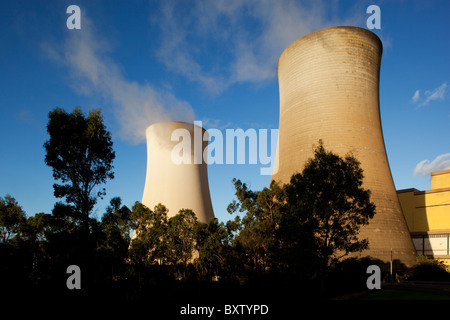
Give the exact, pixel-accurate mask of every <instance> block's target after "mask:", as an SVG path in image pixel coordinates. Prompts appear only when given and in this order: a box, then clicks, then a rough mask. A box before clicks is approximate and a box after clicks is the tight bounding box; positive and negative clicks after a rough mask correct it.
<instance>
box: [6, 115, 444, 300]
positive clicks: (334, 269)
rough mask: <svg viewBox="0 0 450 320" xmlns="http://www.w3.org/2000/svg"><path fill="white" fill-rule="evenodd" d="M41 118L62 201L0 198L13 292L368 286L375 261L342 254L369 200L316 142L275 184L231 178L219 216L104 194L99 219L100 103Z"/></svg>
mask: <svg viewBox="0 0 450 320" xmlns="http://www.w3.org/2000/svg"><path fill="white" fill-rule="evenodd" d="M47 128H48V132H49V135H50V139H49V141H47V142H46V143H45V145H44V146H45V148H46V151H47V154H46V158H45V162H46V163H47V164H48V165H49V166H51V167H52V168H53V176H54V178H55V179H56V180H59V181H60V182H62V184H55V185H54V191H55V196H57V197H60V198H64V199H65V202H58V203H56V204H55V206H54V208H53V210H52V212H51V213H37V214H35V215H34V216H30V217H27V216H26V214H25V212H23V210H22V208H21V207H20V205H19V204H18V203H17V201H16V200H15V199H14V198H13V197H11V196H9V195H6V196H5V197H3V198H1V197H0V232H1V233H0V236H1V238H0V261H1V265H0V268H1V270H0V282H1V283H2V290H3V293H7V294H8V295H10V296H12V297H18V296H20V297H22V298H30V299H38V298H43V299H47V300H46V301H56V299H62V300H67V299H87V300H89V301H101V300H107V301H115V300H120V301H144V300H145V301H148V302H152V303H155V304H168V303H169V304H170V303H173V304H177V303H195V302H196V301H201V302H202V303H219V302H221V301H227V302H228V303H233V302H234V303H243V302H242V299H245V303H252V302H253V303H258V304H261V303H270V302H271V301H283V302H284V303H298V301H300V299H306V300H310V299H327V298H332V297H335V296H339V295H343V294H348V293H352V292H359V291H362V290H365V289H366V279H367V276H368V275H367V273H366V270H367V266H369V265H371V264H377V265H381V263H380V262H379V261H374V260H373V259H370V258H363V259H357V258H354V257H353V258H347V259H346V257H348V255H349V254H352V253H357V252H359V251H361V250H363V249H365V248H367V247H368V246H369V245H370V244H369V243H368V242H367V240H366V239H358V237H357V235H358V230H359V228H360V227H361V226H363V225H365V224H367V223H369V221H370V219H371V218H372V217H373V216H374V214H375V206H374V204H373V203H372V202H370V191H368V190H364V189H363V188H362V180H363V172H362V170H361V168H360V167H359V163H358V161H357V160H356V159H355V158H354V157H352V156H347V157H345V158H341V157H339V156H337V155H335V154H333V153H331V152H328V151H326V150H325V148H324V146H323V144H322V143H321V142H320V143H319V145H318V147H317V148H316V150H315V154H314V158H312V159H311V160H310V161H309V162H308V163H307V164H306V166H305V168H304V169H303V171H302V172H301V173H298V174H295V175H293V176H292V179H291V182H290V183H288V184H285V185H284V186H280V185H278V184H276V183H272V184H271V185H270V187H269V188H264V189H263V190H261V191H252V190H249V189H248V188H247V185H246V184H245V183H242V182H241V181H240V180H236V179H234V180H233V184H234V187H235V190H236V193H235V195H236V198H235V199H234V200H233V201H232V203H231V204H230V205H229V207H228V211H229V213H230V214H231V215H232V219H230V220H229V221H227V222H219V221H218V220H217V219H212V220H211V221H210V222H209V224H205V223H200V222H199V221H197V219H196V216H195V213H194V212H192V210H190V209H182V210H180V211H179V212H178V214H177V215H175V216H171V217H169V216H168V210H167V209H166V207H164V205H162V204H160V205H158V206H156V207H155V208H147V207H145V206H144V205H143V204H141V203H139V202H136V203H135V204H134V206H133V207H132V208H128V207H127V206H124V205H123V204H122V201H121V199H120V197H114V198H112V199H111V201H110V205H109V206H108V208H107V209H106V212H105V213H104V214H103V216H102V218H101V220H100V221H99V220H97V219H94V218H92V217H91V215H90V214H91V211H92V208H93V206H94V205H95V203H96V201H97V198H98V197H101V196H104V195H105V190H104V189H100V191H97V190H98V187H99V186H100V185H102V184H104V183H105V182H106V180H107V179H112V178H113V177H114V173H113V171H112V170H113V166H112V161H113V159H114V151H113V149H112V142H111V138H110V134H109V132H107V131H106V129H105V127H104V125H103V121H102V118H101V114H100V112H99V111H93V112H91V113H90V114H89V115H88V116H85V115H83V114H82V113H81V112H80V110H79V109H75V110H74V111H73V112H72V113H66V112H65V111H63V110H61V109H55V110H54V111H52V112H51V113H50V114H49V124H48V127H47ZM133 232H134V235H133ZM132 235H133V236H132ZM70 265H77V266H79V267H80V269H81V290H76V289H74V290H69V289H68V288H67V286H66V280H67V279H68V277H69V274H67V272H66V270H67V267H68V266H70ZM383 270H386V269H383ZM383 272H384V274H383V277H385V276H386V272H385V271H383ZM427 276H430V277H432V280H436V279H442V278H443V277H447V278H448V273H447V272H446V271H445V270H444V269H443V268H442V266H441V265H439V264H437V265H436V264H433V263H429V262H427V261H426V263H422V265H419V266H417V267H416V268H414V269H412V270H411V274H410V277H411V278H412V279H426V278H427ZM447 278H446V279H447ZM239 299H241V300H239Z"/></svg>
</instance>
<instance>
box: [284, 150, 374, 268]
mask: <svg viewBox="0 0 450 320" xmlns="http://www.w3.org/2000/svg"><path fill="white" fill-rule="evenodd" d="M359 165H360V164H359V162H358V161H357V160H356V159H355V158H354V157H353V156H346V157H345V158H341V157H339V156H338V155H336V154H333V153H332V152H328V151H326V150H325V148H324V147H323V144H322V142H321V141H320V144H319V146H318V147H317V148H316V150H315V151H314V158H313V159H310V160H309V161H308V162H307V163H306V165H305V168H304V169H303V172H302V173H301V174H300V173H299V174H295V175H293V176H292V178H291V181H290V184H288V185H286V194H287V199H286V200H287V203H288V214H293V215H294V216H295V219H298V220H299V221H300V223H301V224H302V225H303V226H306V229H307V230H308V231H310V232H312V233H313V234H314V247H315V249H316V251H315V252H316V254H317V258H318V262H319V266H320V268H321V269H322V270H326V269H327V268H328V267H329V266H330V265H332V264H333V263H335V262H337V261H339V259H341V258H342V257H344V256H346V255H348V254H349V253H351V252H357V251H362V250H364V249H366V248H367V247H368V241H367V239H359V238H358V234H359V229H360V227H361V226H363V225H366V224H368V223H369V220H370V219H371V218H373V216H374V214H375V205H374V204H373V203H372V202H370V191H369V190H365V189H364V188H362V183H363V178H364V176H363V170H362V169H361V168H360V166H359Z"/></svg>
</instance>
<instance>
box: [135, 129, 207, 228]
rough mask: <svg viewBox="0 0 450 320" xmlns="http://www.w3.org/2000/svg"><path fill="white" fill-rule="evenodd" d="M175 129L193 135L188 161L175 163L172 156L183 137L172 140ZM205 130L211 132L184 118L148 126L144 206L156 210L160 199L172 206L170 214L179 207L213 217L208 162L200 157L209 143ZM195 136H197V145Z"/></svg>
mask: <svg viewBox="0 0 450 320" xmlns="http://www.w3.org/2000/svg"><path fill="white" fill-rule="evenodd" d="M176 129H181V130H184V132H186V133H188V137H189V139H190V141H189V142H190V143H189V146H190V147H191V148H189V154H188V159H189V160H190V161H186V162H189V163H187V164H186V163H180V164H176V163H175V162H174V161H173V160H174V159H173V158H172V150H173V149H174V147H175V146H176V145H178V144H179V143H180V142H181V141H183V140H182V139H183V138H179V137H178V136H177V137H176V139H175V141H172V139H171V137H172V133H173V132H174V131H175V130H176ZM203 134H208V133H207V132H206V131H205V129H203V128H201V127H198V126H194V125H193V124H189V123H184V122H160V123H156V124H154V125H151V126H149V127H148V128H147V131H146V136H147V176H146V179H145V187H144V195H143V197H142V203H143V204H144V205H145V206H147V207H148V208H150V209H152V210H153V208H154V206H155V205H157V204H158V203H161V204H163V205H165V206H166V207H167V208H168V209H169V213H168V216H169V217H171V216H174V215H176V214H177V213H178V211H179V210H180V209H192V211H194V213H195V214H196V216H197V219H198V220H199V221H200V222H204V223H208V222H209V221H210V219H211V218H213V217H214V212H213V208H212V204H211V197H210V193H209V184H208V171H207V170H208V169H207V164H206V163H205V161H202V159H201V157H202V155H203V150H204V149H205V148H206V147H207V143H208V141H205V142H204V141H203V139H202V136H203ZM194 137H196V138H198V139H196V140H197V141H198V143H199V144H198V145H197V146H196V145H195V144H194ZM184 138H185V137H184ZM178 139H180V141H178ZM196 148H201V150H199V149H196ZM185 151H186V150H185ZM196 151H197V152H196ZM198 151H200V152H198ZM176 156H180V155H179V154H177V155H176ZM198 156H199V157H198Z"/></svg>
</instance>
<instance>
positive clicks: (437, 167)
mask: <svg viewBox="0 0 450 320" xmlns="http://www.w3.org/2000/svg"><path fill="white" fill-rule="evenodd" d="M449 169H450V153H444V154H441V155H439V156H437V157H436V158H435V159H434V160H433V161H431V162H430V160H423V161H420V162H419V163H418V164H417V166H416V168H415V169H414V175H423V176H424V175H429V174H430V173H431V172H435V171H441V170H449Z"/></svg>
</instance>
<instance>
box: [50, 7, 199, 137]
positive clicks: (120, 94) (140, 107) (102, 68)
mask: <svg viewBox="0 0 450 320" xmlns="http://www.w3.org/2000/svg"><path fill="white" fill-rule="evenodd" d="M41 47H42V48H43V50H45V52H46V53H47V55H48V57H49V58H50V59H52V60H54V61H57V62H60V63H62V64H63V65H65V66H66V67H67V68H69V70H70V73H71V75H72V76H73V80H74V84H73V86H74V88H75V89H76V90H77V91H79V92H80V93H83V94H92V93H99V94H101V95H102V96H103V97H104V98H105V100H106V101H108V102H109V103H112V105H113V107H114V114H115V116H116V118H117V120H118V122H119V124H120V132H119V134H120V137H121V138H122V139H124V140H125V141H128V142H130V143H133V144H137V143H141V142H144V141H145V129H146V128H147V127H148V126H149V125H151V124H153V123H155V122H159V121H168V120H178V121H189V122H192V121H193V120H194V114H193V110H192V108H191V106H190V105H189V104H188V103H186V102H184V101H180V100H178V99H177V98H176V97H175V96H174V95H173V94H171V93H170V92H167V91H163V90H161V89H156V88H154V87H153V86H152V85H150V84H140V83H137V82H134V81H130V80H127V79H125V77H124V76H123V75H122V73H121V71H120V66H119V65H118V64H116V63H115V62H114V61H112V60H111V59H110V58H109V57H108V55H107V54H106V50H107V48H108V43H107V42H106V41H104V40H103V39H102V38H101V37H98V36H94V32H93V30H92V24H91V23H90V20H89V19H88V17H86V14H85V15H84V16H83V28H82V29H81V30H77V31H76V32H70V36H69V37H68V38H67V39H66V41H65V42H64V44H63V45H62V46H58V45H51V44H48V43H45V44H42V46H41Z"/></svg>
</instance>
